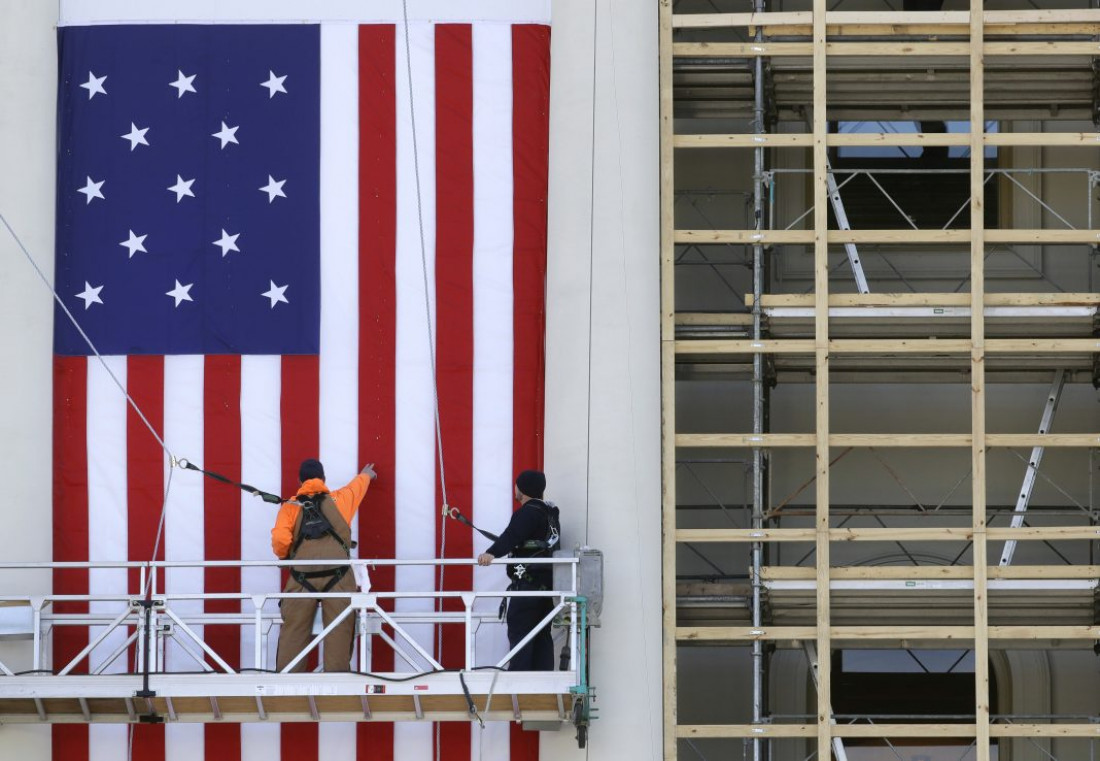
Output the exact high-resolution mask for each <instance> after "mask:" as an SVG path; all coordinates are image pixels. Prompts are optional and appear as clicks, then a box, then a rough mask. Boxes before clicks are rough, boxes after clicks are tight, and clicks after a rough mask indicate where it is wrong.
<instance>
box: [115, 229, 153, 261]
mask: <svg viewBox="0 0 1100 761" xmlns="http://www.w3.org/2000/svg"><path fill="white" fill-rule="evenodd" d="M148 237H149V236H148V234H146V235H134V231H133V230H131V231H130V239H129V240H124V241H122V242H121V243H119V244H118V245H120V246H123V247H125V248H128V249H130V256H129V257H128V258H130V259H133V258H134V254H136V253H137V252H138V251H141V252H142V253H145V254H147V253H149V252H148V251H146V250H145V239H146V238H148Z"/></svg>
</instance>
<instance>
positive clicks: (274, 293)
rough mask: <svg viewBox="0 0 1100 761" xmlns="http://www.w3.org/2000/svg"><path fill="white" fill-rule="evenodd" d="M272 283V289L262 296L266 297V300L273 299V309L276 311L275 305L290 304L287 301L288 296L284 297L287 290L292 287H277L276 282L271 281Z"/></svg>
mask: <svg viewBox="0 0 1100 761" xmlns="http://www.w3.org/2000/svg"><path fill="white" fill-rule="evenodd" d="M270 283H271V288H269V289H268V290H267V292H266V293H262V294H260V295H261V296H264V297H265V298H269V299H271V308H272V309H274V308H275V305H276V304H278V303H279V302H280V301H281V302H283V303H284V304H289V303H290V302H289V301H287V300H286V296H284V295H283V294H284V293H285V292H286V289H287V288H289V287H290V286H289V285H275V281H274V280H271V281H270Z"/></svg>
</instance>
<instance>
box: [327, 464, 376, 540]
mask: <svg viewBox="0 0 1100 761" xmlns="http://www.w3.org/2000/svg"><path fill="white" fill-rule="evenodd" d="M375 478H377V474H376V473H375V472H374V467H373V463H372V464H368V465H364V466H363V470H362V471H361V472H360V473H359V475H357V476H356V477H355V478H353V479H351V481H350V482H349V483H348V485H347V486H345V487H343V488H342V489H337V490H336V491H334V492H332V500H333V501H334V502H335V503H336V509H337V510H339V511H340V515H341V516H343V518H344V520H345V521H347V523H348V525H349V526H350V525H351V519H352V518H354V517H355V513H356V511H357V510H358V509H359V503H360V502H362V501H363V497H365V496H366V495H367V489H369V488H370V483H371V481H372V480H374V479H375Z"/></svg>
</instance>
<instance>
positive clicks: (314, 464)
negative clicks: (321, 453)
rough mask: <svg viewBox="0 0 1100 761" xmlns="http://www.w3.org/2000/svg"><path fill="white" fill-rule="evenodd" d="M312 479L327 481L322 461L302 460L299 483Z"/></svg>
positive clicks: (299, 469)
mask: <svg viewBox="0 0 1100 761" xmlns="http://www.w3.org/2000/svg"><path fill="white" fill-rule="evenodd" d="M311 478H319V479H321V480H322V481H324V480H325V466H324V465H322V464H321V461H320V460H313V459H310V460H302V464H301V465H300V466H299V467H298V480H299V481H308V480H309V479H311Z"/></svg>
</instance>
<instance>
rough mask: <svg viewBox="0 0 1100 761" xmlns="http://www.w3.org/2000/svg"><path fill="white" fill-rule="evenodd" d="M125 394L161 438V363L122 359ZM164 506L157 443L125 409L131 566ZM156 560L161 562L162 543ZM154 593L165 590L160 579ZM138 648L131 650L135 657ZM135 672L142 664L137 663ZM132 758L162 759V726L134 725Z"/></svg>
mask: <svg viewBox="0 0 1100 761" xmlns="http://www.w3.org/2000/svg"><path fill="white" fill-rule="evenodd" d="M126 390H127V391H128V392H129V393H130V396H131V397H132V398H133V400H134V403H135V404H137V406H138V408H140V409H141V411H142V412H143V413H144V414H145V419H146V420H148V421H149V424H150V425H151V426H152V427H153V429H154V430H155V431H156V432H157V434H158V435H160V436H163V435H164V358H163V357H160V356H132V357H129V358H128V359H127V360H126ZM163 504H164V456H163V450H162V449H161V447H160V443H159V442H158V441H157V440H156V439H155V438H153V434H151V433H150V432H149V429H148V428H146V426H145V423H144V422H143V421H142V419H141V417H140V416H139V415H138V414H137V412H136V411H135V410H134V408H133V406H130V405H128V406H127V407H126V506H127V511H128V516H127V528H128V531H127V545H128V546H127V556H128V557H129V559H130V560H132V561H145V560H152V559H154V558H153V546H154V545H155V544H156V538H157V525H158V524H159V522H160V515H161V507H162V506H163ZM155 559H156V560H164V542H163V541H161V543H160V546H159V547H158V548H157V555H156V558H155ZM157 586H158V589H157V590H153V591H154V592H155V591H162V590H163V589H164V577H163V575H162V576H161V577H160V578H159V579H158V584H157ZM129 588H130V590H131V592H134V591H138V590H142V587H141V580H140V574H139V572H138V570H137V569H131V570H130V578H129ZM136 652H137V648H130V655H129V656H128V657H130V658H131V659H133V658H134V656H135V654H136ZM138 667H139V668H140V667H141V665H140V664H138ZM133 757H134V758H140V759H150V761H158V759H163V758H164V725H163V724H157V725H153V724H136V725H134V726H133Z"/></svg>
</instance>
